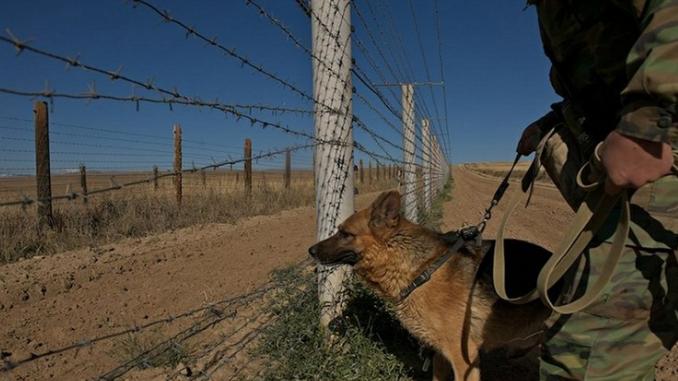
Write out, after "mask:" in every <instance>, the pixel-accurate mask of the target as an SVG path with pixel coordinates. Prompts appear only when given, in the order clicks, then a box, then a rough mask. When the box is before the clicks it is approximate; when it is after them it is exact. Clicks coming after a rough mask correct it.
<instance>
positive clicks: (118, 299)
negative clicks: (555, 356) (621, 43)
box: [0, 167, 676, 380]
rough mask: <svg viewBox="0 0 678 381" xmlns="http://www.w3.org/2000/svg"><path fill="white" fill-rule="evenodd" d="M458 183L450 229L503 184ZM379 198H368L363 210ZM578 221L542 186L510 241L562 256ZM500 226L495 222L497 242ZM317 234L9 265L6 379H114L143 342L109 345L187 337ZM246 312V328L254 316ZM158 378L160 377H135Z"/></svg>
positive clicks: (218, 239)
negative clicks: (566, 232)
mask: <svg viewBox="0 0 678 381" xmlns="http://www.w3.org/2000/svg"><path fill="white" fill-rule="evenodd" d="M454 176H455V187H454V196H453V200H452V201H451V202H448V203H446V204H445V206H444V208H445V210H444V216H445V218H444V224H443V227H444V228H445V229H449V230H452V229H456V228H458V227H459V226H460V225H461V224H463V223H467V224H471V223H473V224H474V223H477V221H478V219H479V218H480V217H481V215H482V211H483V208H484V207H485V206H486V205H487V203H488V202H489V200H490V198H491V196H492V193H493V192H494V188H495V187H496V185H497V183H498V180H497V179H496V178H492V177H487V176H481V175H478V174H475V173H472V172H470V171H468V170H467V169H464V168H463V167H458V168H456V170H455V173H454ZM375 196H376V195H375V194H366V195H361V196H360V197H358V201H357V204H358V205H357V206H358V207H364V206H366V205H367V203H368V202H370V201H371V200H372V199H373V198H374V197H375ZM507 197H510V195H508V196H507ZM504 204H506V202H505V203H504ZM503 207H504V206H503V205H500V206H499V207H498V208H497V209H498V211H497V215H501V210H502V209H503ZM571 215H572V214H571V213H570V212H569V210H568V208H567V206H566V205H565V204H564V203H563V202H561V201H560V199H559V197H558V195H557V193H556V191H555V190H554V189H549V187H546V186H540V187H539V189H538V191H537V192H536V194H535V197H534V200H533V203H532V205H531V206H530V208H529V209H528V210H527V211H521V212H520V213H518V214H517V215H516V217H515V219H514V221H513V223H512V224H511V226H510V228H509V235H510V236H515V237H521V238H524V239H527V240H531V241H534V242H538V243H541V244H543V245H544V246H546V247H553V245H554V244H555V243H556V242H557V239H558V237H556V235H557V233H558V232H561V231H562V230H563V229H562V227H563V226H565V224H566V223H567V220H568V219H569V218H570V217H571ZM544 221H548V223H544ZM497 223H498V221H497V219H495V220H493V221H492V222H491V223H490V224H489V226H488V230H487V236H492V235H493V234H494V232H495V231H496V226H497ZM314 230H315V229H314V211H313V209H312V208H299V209H295V210H290V211H285V212H282V213H279V214H277V215H273V216H261V217H255V218H251V219H247V220H244V221H242V222H240V223H238V224H237V225H220V224H210V225H206V226H195V227H192V228H188V229H182V230H177V231H173V232H168V233H164V234H160V235H156V236H151V237H146V238H144V239H137V240H125V241H122V242H119V243H116V244H112V245H106V246H104V247H99V248H91V249H82V250H77V251H72V252H66V253H61V254H57V255H54V256H50V257H44V258H32V259H28V260H24V261H20V262H17V263H12V264H8V265H5V266H2V267H0V321H1V322H2V324H0V350H2V360H3V362H4V363H5V366H6V367H11V366H12V365H15V366H16V367H15V368H14V369H12V370H10V371H3V372H0V380H4V379H9V380H42V379H48V380H75V379H78V380H79V379H94V378H96V377H98V376H100V375H102V374H105V373H106V372H109V371H110V370H111V369H114V368H115V367H116V366H117V365H119V364H120V363H121V362H124V360H125V353H122V354H121V353H120V351H121V348H122V350H123V351H124V350H125V349H126V348H129V347H130V345H133V344H134V342H130V340H131V339H130V340H128V339H126V338H129V337H131V335H116V336H114V337H110V338H108V337H106V336H107V335H110V334H113V333H116V332H123V331H125V330H131V331H133V332H135V331H140V330H141V329H142V328H143V327H146V326H149V327H150V328H148V329H146V328H143V329H144V330H147V331H149V332H150V333H151V334H157V335H166V334H168V333H172V334H174V333H176V332H179V331H181V330H182V329H185V327H187V326H190V325H191V324H193V323H194V322H195V319H196V317H195V316H192V317H190V318H187V319H185V321H179V319H176V320H175V318H176V317H179V316H182V314H184V313H186V311H190V310H192V309H194V308H197V307H201V306H204V305H206V304H208V303H211V302H213V301H216V300H222V299H224V298H228V297H231V296H236V295H241V294H243V293H246V292H248V291H250V290H253V289H255V288H256V287H258V286H260V285H261V284H263V283H265V282H266V281H267V279H268V275H269V273H270V271H271V270H273V269H276V268H280V267H282V266H285V265H289V264H293V263H296V262H298V261H300V260H302V259H304V258H305V257H306V249H307V248H308V246H309V245H310V244H312V242H313V240H314ZM234 314H235V312H234ZM238 314H239V316H242V317H243V318H248V314H247V311H246V310H243V311H238ZM251 319H252V320H256V317H251ZM156 322H158V324H155V323H156ZM229 324H235V322H231V323H229ZM214 335H216V333H215V334H214ZM97 338H101V339H100V340H99V339H97ZM125 340H127V341H125ZM215 348H216V346H215ZM215 348H209V349H204V348H203V349H204V350H205V351H206V352H209V354H211V356H212V358H213V359H214V358H215V357H218V356H217V355H219V354H221V355H223V353H222V352H219V351H218V350H215ZM674 352H675V351H674ZM233 356H235V354H234V355H233ZM206 357H209V356H206ZM673 364H676V362H673ZM208 365H209V364H208ZM205 366H207V365H205ZM672 369H673V370H675V369H676V367H675V366H673V367H672ZM181 371H182V370H181V369H179V370H178V372H181ZM232 371H233V370H232V369H230V370H224V372H232ZM667 374H668V373H667ZM125 377H129V376H125ZM125 377H123V379H125ZM148 378H153V376H152V375H151V374H150V373H149V374H146V375H145V376H144V375H143V374H142V375H137V376H135V377H133V379H148ZM220 379H221V378H220Z"/></svg>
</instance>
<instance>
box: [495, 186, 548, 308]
mask: <svg viewBox="0 0 678 381" xmlns="http://www.w3.org/2000/svg"><path fill="white" fill-rule="evenodd" d="M526 193H527V190H523V191H521V192H516V193H515V194H514V196H513V199H512V200H511V203H510V205H509V208H508V210H506V212H505V213H504V216H503V217H502V219H501V223H500V224H499V230H498V231H497V238H496V241H495V243H494V260H493V262H492V273H493V276H492V281H493V283H494V290H495V292H496V293H497V295H498V296H499V297H500V298H501V299H503V300H505V301H507V302H510V303H514V304H525V303H529V302H531V301H533V300H535V299H537V298H538V297H539V295H538V294H537V289H536V288H535V289H534V290H532V291H530V292H528V293H527V294H524V295H520V296H517V297H509V296H508V293H507V292H506V261H505V258H504V232H505V231H506V224H507V222H508V219H509V217H510V216H511V214H512V213H513V212H514V211H515V209H516V207H517V206H518V204H521V203H522V200H523V196H524V195H525V194H526Z"/></svg>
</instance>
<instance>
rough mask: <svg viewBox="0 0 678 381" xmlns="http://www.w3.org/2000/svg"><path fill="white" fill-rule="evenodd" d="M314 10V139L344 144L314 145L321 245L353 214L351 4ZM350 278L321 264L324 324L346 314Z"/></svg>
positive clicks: (339, 0) (332, 2)
mask: <svg viewBox="0 0 678 381" xmlns="http://www.w3.org/2000/svg"><path fill="white" fill-rule="evenodd" d="M311 12H312V14H313V17H311V36H312V39H313V54H314V56H315V57H318V58H319V59H321V60H323V61H324V64H321V63H320V62H318V60H316V59H314V60H313V96H314V98H315V99H316V104H315V136H316V138H317V139H318V140H321V141H331V142H335V141H338V142H341V145H337V144H331V143H322V144H318V145H316V147H315V191H316V238H317V239H318V240H319V241H320V240H323V239H325V238H327V237H329V236H330V235H332V234H334V232H335V231H336V227H337V226H338V225H339V224H341V223H342V222H343V221H344V220H345V219H346V218H348V217H349V216H350V215H351V214H353V212H354V209H353V135H352V132H351V124H352V120H353V110H352V107H351V97H352V85H351V9H350V0H311ZM337 73H338V74H339V75H338V76H337ZM326 106H329V108H330V109H329V110H328V109H327V107H326ZM350 276H351V272H350V268H349V267H348V266H336V267H328V266H322V265H319V266H318V297H319V300H320V306H321V311H320V324H321V326H324V327H327V326H328V325H329V323H330V322H331V321H332V320H334V319H335V318H337V317H339V316H340V315H341V313H342V311H343V309H344V306H345V300H344V291H343V290H344V284H345V281H346V280H347V279H348V278H349V277H350Z"/></svg>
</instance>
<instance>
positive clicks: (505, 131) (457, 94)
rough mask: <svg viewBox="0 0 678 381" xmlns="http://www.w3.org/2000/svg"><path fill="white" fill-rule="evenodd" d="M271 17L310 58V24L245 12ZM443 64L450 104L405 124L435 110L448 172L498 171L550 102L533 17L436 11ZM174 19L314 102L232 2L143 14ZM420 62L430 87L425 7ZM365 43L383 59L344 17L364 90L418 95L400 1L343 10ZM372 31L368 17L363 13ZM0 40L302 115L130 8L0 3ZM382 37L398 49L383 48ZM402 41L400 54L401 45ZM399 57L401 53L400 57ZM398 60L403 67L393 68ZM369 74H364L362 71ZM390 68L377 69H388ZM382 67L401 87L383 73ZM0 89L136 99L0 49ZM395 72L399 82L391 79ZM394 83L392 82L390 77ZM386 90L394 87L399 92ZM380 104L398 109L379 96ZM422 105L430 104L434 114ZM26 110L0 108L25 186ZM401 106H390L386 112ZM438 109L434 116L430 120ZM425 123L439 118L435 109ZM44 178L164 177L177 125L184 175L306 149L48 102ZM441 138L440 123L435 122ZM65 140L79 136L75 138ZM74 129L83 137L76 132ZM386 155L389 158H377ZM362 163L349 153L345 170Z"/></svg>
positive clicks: (276, 0) (408, 26) (300, 104)
mask: <svg viewBox="0 0 678 381" xmlns="http://www.w3.org/2000/svg"><path fill="white" fill-rule="evenodd" d="M256 2H257V3H258V4H260V5H262V6H263V7H264V8H265V9H267V10H268V11H269V12H270V13H271V14H273V15H275V16H276V17H277V18H278V19H280V20H281V21H282V22H283V23H284V24H285V25H287V26H288V27H289V29H290V31H291V32H292V33H293V34H294V35H295V36H296V37H297V38H298V39H299V40H300V41H301V42H302V44H304V45H305V46H307V47H310V39H311V30H310V29H311V28H310V21H309V19H308V18H307V17H306V15H305V14H304V13H303V12H302V11H301V9H300V7H299V6H298V5H297V3H296V2H295V1H294V0H257V1H256ZM438 2H439V10H440V12H439V14H440V23H441V36H442V48H443V49H442V61H443V68H444V72H445V77H446V85H447V95H448V97H447V104H446V105H443V97H442V90H441V89H440V88H434V89H433V90H432V91H433V94H431V93H430V92H429V90H428V89H426V88H418V89H417V90H416V94H415V96H416V98H417V115H418V118H421V117H423V116H425V115H428V116H430V117H431V118H437V117H438V116H440V117H442V116H443V115H444V112H443V109H444V107H447V112H448V116H449V120H448V125H449V131H450V143H451V146H450V147H449V152H448V153H449V159H450V160H451V161H453V162H473V161H497V160H510V159H511V158H512V157H513V155H514V146H515V141H516V139H517V138H518V136H519V134H520V131H521V130H522V128H523V127H524V126H526V125H527V124H528V123H529V122H531V121H532V120H534V119H536V118H538V117H539V116H541V115H542V114H543V113H544V112H545V111H546V110H547V109H548V106H549V105H550V104H551V103H552V102H554V101H555V100H556V99H557V98H556V95H555V94H554V93H553V91H552V90H551V88H550V86H549V84H548V75H547V73H548V67H549V65H548V62H547V60H546V58H545V57H544V55H543V50H542V47H541V44H540V42H539V36H538V34H539V33H538V27H537V23H536V16H535V12H534V9H527V10H525V9H524V8H525V6H524V5H525V1H524V0H510V1H505V0H503V1H501V0H491V1H483V2H476V1H473V2H469V1H458V0H455V1H444V0H439V1H438ZM151 3H153V4H154V5H157V6H158V7H159V8H162V9H167V10H168V11H169V12H170V13H171V14H172V15H173V16H174V17H175V18H177V19H180V20H181V21H184V22H185V23H187V24H189V25H193V26H194V27H195V28H196V29H197V30H199V31H201V32H203V33H204V34H206V35H209V36H217V37H218V41H219V42H220V43H221V44H223V45H224V46H226V47H233V48H235V49H236V51H237V52H238V53H239V54H242V55H244V56H246V57H248V58H249V59H250V60H252V61H253V62H256V63H257V64H260V65H261V66H263V67H264V68H266V70H268V71H270V72H273V73H275V74H277V75H279V76H280V77H281V78H284V79H285V80H287V81H289V82H290V83H292V84H294V85H295V86H298V87H299V88H300V89H302V90H303V91H305V92H307V93H308V94H311V88H312V74H311V59H310V57H309V56H308V55H307V54H306V53H305V52H304V51H303V50H302V49H299V48H298V47H296V46H295V45H294V44H293V43H292V42H291V41H290V40H289V39H287V38H286V37H285V35H284V34H283V33H282V32H281V31H280V30H279V29H278V28H276V27H275V26H273V25H272V24H271V23H270V22H269V21H268V20H267V19H266V18H264V17H262V16H260V15H259V14H258V12H257V10H256V9H255V8H254V7H253V6H252V5H246V1H244V0H229V1H216V0H211V1H190V2H189V1H178V0H171V1H160V0H153V1H151ZM412 4H413V5H414V9H415V14H416V20H417V23H418V27H419V32H420V36H421V40H422V43H423V44H422V45H423V50H424V54H425V57H426V61H427V63H428V71H429V73H430V79H431V80H434V81H438V80H440V68H439V60H438V44H437V40H436V29H435V25H436V23H435V18H434V15H433V4H434V2H433V0H412ZM353 5H354V6H355V7H357V8H358V12H360V13H361V14H362V15H363V16H364V17H365V18H366V19H368V22H369V23H370V25H369V26H368V27H369V30H370V33H371V34H372V36H373V37H374V38H375V39H376V42H377V43H378V44H380V45H381V47H382V49H383V51H384V52H385V55H386V57H381V56H380V54H379V53H378V52H377V49H374V48H373V47H372V44H371V37H370V33H368V32H367V30H366V29H365V28H364V27H363V25H362V24H361V22H360V19H359V18H358V17H357V15H356V12H355V10H354V12H353V16H352V18H353V25H354V26H355V28H356V31H355V33H354V36H353V38H354V39H357V40H359V41H360V42H361V43H362V44H363V45H364V46H368V47H370V49H369V53H368V54H369V57H365V56H364V55H363V54H362V52H361V51H360V49H358V48H357V47H356V42H355V41H354V45H353V52H354V58H355V60H356V62H357V64H358V66H360V68H361V69H363V70H364V71H365V72H366V73H367V74H368V76H369V77H370V78H371V79H372V80H373V81H374V82H379V80H378V79H379V78H381V77H382V76H383V77H384V78H386V79H387V80H389V81H402V80H416V81H426V80H428V79H429V78H428V76H427V73H426V67H425V66H424V64H423V59H422V55H421V52H420V48H419V45H418V39H417V35H416V33H415V30H414V22H413V15H412V12H411V8H410V3H409V2H408V0H370V3H369V5H368V3H367V0H356V1H355V2H354V3H353ZM371 12H374V14H375V15H377V16H378V19H379V21H377V22H375V21H373V19H372V17H371V16H372V13H371ZM0 27H1V28H2V31H3V33H4V30H5V29H9V30H11V32H12V33H13V34H14V35H16V36H17V37H19V38H20V39H22V40H29V43H30V44H31V45H32V46H35V47H38V48H41V49H44V50H47V51H50V52H54V53H58V54H60V55H64V56H72V57H76V56H77V57H79V59H80V61H82V62H85V63H89V64H91V65H93V66H97V67H101V68H105V69H117V68H121V72H122V73H123V74H126V75H128V76H130V77H133V78H135V79H140V80H144V81H145V80H153V83H155V84H156V85H157V86H159V87H163V88H168V89H172V88H175V87H176V88H177V89H179V90H180V91H181V92H182V93H184V94H187V95H190V96H196V97H200V98H201V99H203V100H214V99H218V100H219V101H220V102H223V103H226V104H231V103H238V104H267V105H275V106H282V107H289V108H299V109H305V110H310V109H312V103H311V102H310V101H308V100H306V99H304V98H302V97H300V96H298V95H297V94H295V93H293V92H291V91H289V90H287V89H285V88H283V87H282V86H281V85H279V84H277V83H275V82H273V81H271V80H269V79H266V78H265V77H263V76H262V75H261V74H259V73H257V72H255V71H254V70H251V69H249V68H247V67H242V66H241V65H240V63H239V62H237V61H236V60H234V59H232V58H230V57H227V56H225V55H224V54H223V53H221V52H219V51H217V50H215V49H214V48H212V47H210V46H206V44H204V43H201V42H199V41H198V40H197V39H195V38H188V39H187V38H185V35H184V33H183V31H181V30H179V29H178V28H177V27H176V26H174V25H169V24H167V23H164V22H162V20H161V19H160V18H159V17H158V16H157V15H155V14H153V13H152V12H150V11H149V10H148V9H146V8H144V7H141V6H137V7H133V6H132V2H130V1H121V0H100V1H84V0H80V1H75V0H69V1H46V0H36V1H32V2H25V1H3V2H2V5H0ZM394 37H395V38H394ZM398 39H400V41H401V42H398ZM404 51H406V53H404ZM405 56H406V59H407V62H405V59H404V57H405ZM369 60H372V61H373V62H375V63H376V66H377V69H378V70H379V71H380V73H377V72H375V71H374V70H373V69H372V67H371V65H370V64H369V62H370V61H369ZM387 62H388V64H387ZM388 66H391V67H395V68H398V67H400V68H401V69H402V71H403V72H405V73H401V74H399V73H395V74H396V75H395V76H394V75H392V73H390V71H389V70H388ZM0 67H2V70H0V88H10V89H15V90H29V91H35V90H42V89H44V88H45V86H46V83H48V86H49V88H51V89H53V90H56V91H58V92H65V93H74V94H77V93H83V92H86V91H87V90H88V85H89V84H90V83H94V84H95V86H96V89H97V91H98V92H99V93H102V94H111V95H122V96H127V95H132V94H137V95H148V96H153V97H158V95H157V94H154V93H152V92H145V91H143V90H140V89H133V87H132V86H131V85H129V84H125V83H122V82H120V81H110V80H109V79H107V78H106V77H103V76H99V75H96V74H93V73H87V72H83V71H81V70H79V69H75V68H70V69H66V68H65V65H64V64H63V63H59V62H55V61H51V60H48V59H45V58H43V57H39V56H36V55H35V54H32V53H30V52H24V53H22V54H20V55H18V56H17V54H16V51H15V50H14V48H13V47H12V46H10V45H7V44H4V43H3V44H0ZM394 71H398V70H397V69H396V70H394ZM402 77H404V78H402ZM354 84H355V86H356V89H357V91H358V92H359V93H360V94H362V95H364V96H365V97H366V98H368V99H369V102H370V103H371V104H372V105H374V106H375V107H377V108H379V109H380V111H381V112H382V113H383V114H385V115H387V118H388V119H389V122H390V123H392V124H394V125H397V126H399V125H400V122H399V121H398V120H397V119H396V117H395V116H394V115H392V114H389V113H388V111H387V110H386V109H385V108H384V107H383V105H381V104H380V103H379V101H378V100H377V99H376V98H375V97H374V96H373V95H372V94H371V93H369V91H368V90H367V89H366V88H365V87H364V86H362V85H360V84H359V83H356V81H355V80H354ZM396 90H397V89H396ZM382 91H383V92H384V93H385V95H386V97H387V99H389V100H390V101H391V102H392V103H395V102H396V100H395V99H396V98H395V97H398V98H399V96H400V95H399V92H395V93H393V94H391V93H390V90H387V89H383V88H382ZM431 95H433V99H435V102H436V105H434V101H433V99H432V97H431ZM33 101H34V100H33V99H31V98H24V97H17V96H12V95H5V94H0V173H24V172H28V173H30V170H26V169H27V168H28V169H30V168H32V166H33V163H32V160H33V153H32V152H31V151H32V143H31V139H32V130H31V125H32V124H31V122H30V120H31V119H32V102H33ZM397 106H399V105H397ZM436 106H437V107H436ZM436 108H437V109H438V112H436V111H435V109H436ZM354 111H355V114H356V115H358V116H359V117H360V119H361V120H363V121H364V122H365V123H366V124H367V125H368V126H369V127H370V128H371V129H373V130H374V131H376V132H378V133H379V134H380V135H382V136H383V137H385V138H386V139H388V140H389V141H392V142H394V143H395V144H398V145H401V144H402V142H401V140H402V138H401V137H400V136H399V135H398V134H397V133H396V132H394V131H392V130H391V129H390V128H389V127H388V126H387V125H386V123H385V122H384V121H383V120H382V119H381V118H380V117H379V115H377V114H376V113H374V112H372V111H371V110H370V109H369V108H368V107H367V106H366V105H365V104H363V103H362V102H359V101H358V100H357V99H355V100H354ZM254 115H255V116H257V117H258V118H260V119H262V120H267V121H271V122H279V123H282V124H285V125H288V126H289V127H290V128H292V129H295V130H300V131H304V132H306V133H312V131H313V121H312V118H309V117H308V116H303V115H289V114H276V115H272V114H271V113H268V112H257V113H255V114H254ZM50 118H51V122H52V125H51V132H52V137H51V139H52V141H53V142H52V146H51V150H52V160H53V163H52V166H53V168H55V169H68V168H72V167H74V166H76V165H77V163H80V162H83V163H85V164H86V165H87V166H88V167H89V168H92V169H97V168H100V169H102V170H104V169H125V168H150V166H151V165H153V164H157V165H160V166H161V167H168V166H169V165H170V163H171V146H170V145H171V136H172V125H173V124H174V123H179V124H181V126H182V127H183V132H184V138H185V139H186V140H187V142H186V144H185V146H184V151H185V159H184V162H185V166H190V165H191V164H192V163H194V164H195V165H197V166H200V165H205V164H209V163H210V162H211V161H212V160H215V161H221V160H224V159H226V158H227V157H228V155H230V157H232V158H237V156H238V155H240V153H241V147H242V142H243V140H244V139H245V138H246V137H249V138H251V139H252V140H253V146H254V152H255V153H257V152H259V151H260V150H267V149H270V148H281V147H285V146H288V145H294V144H300V143H304V141H303V140H301V139H299V138H296V137H294V136H289V135H286V134H284V133H282V132H278V131H275V130H274V129H271V128H268V129H265V130H262V129H261V128H258V127H252V126H250V124H249V122H246V121H237V120H235V119H234V118H232V117H229V118H226V117H225V116H224V114H223V113H219V112H217V111H212V110H207V109H195V108H189V107H181V106H175V107H173V110H172V111H171V110H169V107H168V106H167V105H151V104H141V105H140V108H139V110H137V109H136V106H135V105H134V104H133V103H127V102H125V103H116V102H111V101H82V100H65V99H55V100H54V104H53V107H52V110H51V114H50ZM439 124H441V123H439ZM74 126H76V127H74ZM83 127H84V128H83ZM355 138H356V140H358V141H359V142H360V143H361V144H363V145H365V146H367V147H369V148H370V149H372V150H374V151H375V152H377V153H380V154H382V155H383V154H384V153H383V152H382V151H381V149H380V148H379V147H378V146H377V145H376V144H375V143H374V141H373V140H371V139H370V138H369V136H368V135H366V134H365V133H364V132H361V131H358V130H356V131H355ZM386 148H387V150H388V151H389V154H390V155H393V156H396V157H397V156H398V155H399V153H398V152H395V149H393V148H392V147H389V146H386ZM310 158H311V152H310V151H306V152H300V153H299V154H298V155H295V156H294V162H295V164H296V165H298V166H308V165H310V160H311V159H310ZM361 158H363V159H365V160H367V157H366V156H365V155H364V154H360V153H356V159H361ZM279 162H280V160H272V161H269V162H264V161H262V162H260V163H258V165H259V166H260V167H262V168H263V167H266V166H269V167H277V166H279Z"/></svg>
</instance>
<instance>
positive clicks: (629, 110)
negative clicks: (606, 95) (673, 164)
mask: <svg viewBox="0 0 678 381" xmlns="http://www.w3.org/2000/svg"><path fill="white" fill-rule="evenodd" d="M647 3H648V4H647V8H646V9H645V13H644V15H643V18H642V20H641V23H642V24H641V25H642V33H641V35H640V38H639V39H638V40H637V41H636V43H635V45H634V46H633V48H632V49H631V52H630V53H629V55H628V57H627V62H626V63H627V73H628V75H629V78H630V81H629V83H628V84H627V86H626V88H625V89H624V91H623V92H622V102H623V104H624V107H623V109H622V115H621V120H620V122H619V125H618V126H617V131H619V132H621V133H623V134H624V135H628V136H633V137H637V138H641V139H645V140H651V141H663V142H667V143H671V141H672V140H674V139H675V138H676V129H678V115H677V112H676V111H677V110H676V107H677V105H678V0H648V1H647ZM673 143H674V144H675V142H673Z"/></svg>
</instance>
